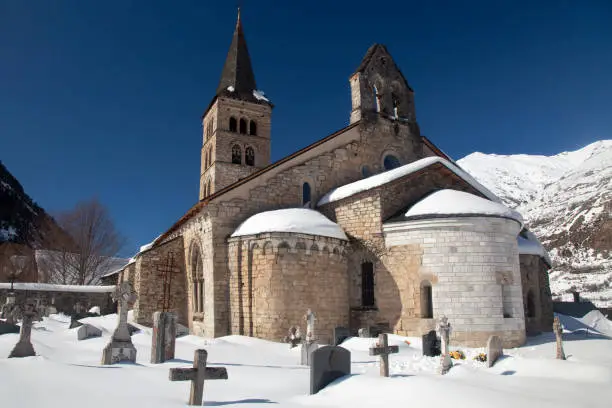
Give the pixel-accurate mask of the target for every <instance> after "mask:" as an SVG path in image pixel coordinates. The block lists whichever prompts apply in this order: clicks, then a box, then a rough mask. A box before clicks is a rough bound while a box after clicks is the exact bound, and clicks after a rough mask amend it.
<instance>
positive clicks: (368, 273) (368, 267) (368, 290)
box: [361, 262, 374, 307]
mask: <svg viewBox="0 0 612 408" xmlns="http://www.w3.org/2000/svg"><path fill="white" fill-rule="evenodd" d="M361 306H363V307H373V306H374V264H372V262H364V263H362V264H361Z"/></svg>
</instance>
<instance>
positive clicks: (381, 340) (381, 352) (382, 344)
mask: <svg viewBox="0 0 612 408" xmlns="http://www.w3.org/2000/svg"><path fill="white" fill-rule="evenodd" d="M395 353H399V347H398V346H389V340H388V336H387V334H386V333H383V334H380V335H378V344H377V345H376V346H375V347H370V355H371V356H380V375H381V376H382V377H388V376H389V354H395Z"/></svg>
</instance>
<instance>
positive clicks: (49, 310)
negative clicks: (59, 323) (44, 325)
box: [45, 305, 57, 316]
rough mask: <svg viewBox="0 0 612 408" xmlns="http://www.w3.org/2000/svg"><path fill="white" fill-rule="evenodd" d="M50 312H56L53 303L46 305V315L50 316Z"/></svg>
mask: <svg viewBox="0 0 612 408" xmlns="http://www.w3.org/2000/svg"><path fill="white" fill-rule="evenodd" d="M52 314H57V308H56V307H55V306H54V305H49V306H47V310H46V311H45V315H46V316H50V315H52Z"/></svg>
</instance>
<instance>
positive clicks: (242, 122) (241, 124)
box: [240, 119, 247, 135]
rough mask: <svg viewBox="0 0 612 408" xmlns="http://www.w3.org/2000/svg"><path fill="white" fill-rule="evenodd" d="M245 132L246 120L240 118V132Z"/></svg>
mask: <svg viewBox="0 0 612 408" xmlns="http://www.w3.org/2000/svg"><path fill="white" fill-rule="evenodd" d="M246 132H247V121H246V120H245V119H240V133H242V134H244V135H246Z"/></svg>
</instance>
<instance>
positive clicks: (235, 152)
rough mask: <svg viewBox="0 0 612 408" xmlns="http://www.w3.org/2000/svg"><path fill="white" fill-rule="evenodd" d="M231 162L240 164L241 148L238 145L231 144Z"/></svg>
mask: <svg viewBox="0 0 612 408" xmlns="http://www.w3.org/2000/svg"><path fill="white" fill-rule="evenodd" d="M232 163H234V164H242V149H241V148H240V146H238V145H233V146H232Z"/></svg>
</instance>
